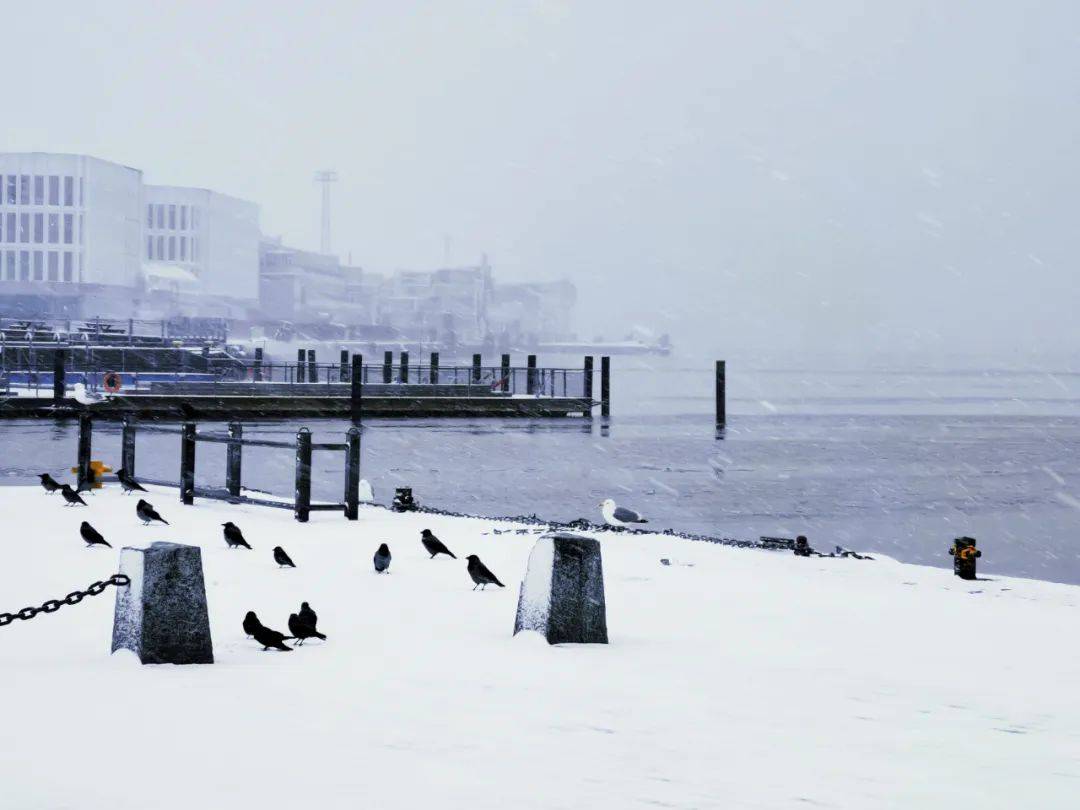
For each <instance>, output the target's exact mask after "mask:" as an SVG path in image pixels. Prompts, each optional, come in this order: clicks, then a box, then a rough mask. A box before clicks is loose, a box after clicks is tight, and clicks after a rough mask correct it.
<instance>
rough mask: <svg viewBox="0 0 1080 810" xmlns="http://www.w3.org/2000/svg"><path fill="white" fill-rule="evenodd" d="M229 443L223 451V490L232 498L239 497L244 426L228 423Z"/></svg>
mask: <svg viewBox="0 0 1080 810" xmlns="http://www.w3.org/2000/svg"><path fill="white" fill-rule="evenodd" d="M229 438H230V439H233V440H234V441H231V442H229V444H228V446H227V447H226V449H225V489H227V490H229V494H230V495H232V496H233V497H239V495H240V468H241V463H242V458H243V452H244V446H243V445H242V444H240V442H241V441H242V440H243V438H244V426H243V425H242V424H240V423H239V422H229Z"/></svg>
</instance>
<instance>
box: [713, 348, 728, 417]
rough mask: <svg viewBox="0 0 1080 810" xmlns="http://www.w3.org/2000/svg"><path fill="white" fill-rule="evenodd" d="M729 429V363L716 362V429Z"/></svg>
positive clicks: (723, 361) (724, 361)
mask: <svg viewBox="0 0 1080 810" xmlns="http://www.w3.org/2000/svg"><path fill="white" fill-rule="evenodd" d="M726 427H727V361H726V360H717V361H716V429H717V430H718V431H720V430H723V429H724V428H726Z"/></svg>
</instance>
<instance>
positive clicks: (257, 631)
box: [251, 624, 292, 652]
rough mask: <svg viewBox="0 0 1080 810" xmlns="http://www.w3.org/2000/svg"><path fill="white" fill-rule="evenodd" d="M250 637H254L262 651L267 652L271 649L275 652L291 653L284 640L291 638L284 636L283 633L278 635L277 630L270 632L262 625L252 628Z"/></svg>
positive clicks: (290, 648)
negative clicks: (261, 646)
mask: <svg viewBox="0 0 1080 810" xmlns="http://www.w3.org/2000/svg"><path fill="white" fill-rule="evenodd" d="M251 635H253V636H254V637H255V640H256V641H257V642H259V643H260V644H262V645H263V649H264V650H269V649H270V648H271V647H273V648H274V649H275V650H284V651H285V652H292V647H289V646H288V645H286V644H285V639H287V638H292V636H286V635H284V634H283V633H279V632H278V631H277V630H271V629H270V628H269V627H265V626H263V625H262V624H260V625H259V626H258V627H252V628H251Z"/></svg>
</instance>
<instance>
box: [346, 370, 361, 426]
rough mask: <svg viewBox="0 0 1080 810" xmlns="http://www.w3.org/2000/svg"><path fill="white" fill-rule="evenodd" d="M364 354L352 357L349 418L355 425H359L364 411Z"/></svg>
mask: <svg viewBox="0 0 1080 810" xmlns="http://www.w3.org/2000/svg"><path fill="white" fill-rule="evenodd" d="M363 379H364V356H363V355H361V354H354V355H353V357H352V376H351V382H350V385H349V418H350V420H351V421H352V423H353V424H354V425H359V424H360V422H361V420H362V419H363V412H364V399H363V395H364V388H363Z"/></svg>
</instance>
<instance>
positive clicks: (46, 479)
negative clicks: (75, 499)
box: [38, 473, 60, 495]
mask: <svg viewBox="0 0 1080 810" xmlns="http://www.w3.org/2000/svg"><path fill="white" fill-rule="evenodd" d="M38 478H40V479H41V487H42V489H44V490H45V491H46V492H48V493H49V494H50V495H51V494H52V493H54V492H56V490H58V489H60V482H59V481H57V480H55V479H54V478H53V477H52V476H51V475H49V474H48V473H41V474H40V475H39V476H38Z"/></svg>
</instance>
